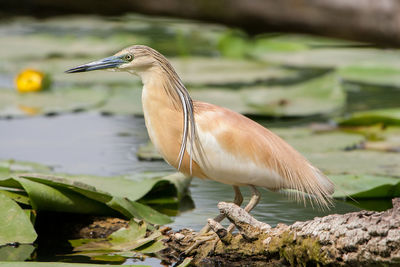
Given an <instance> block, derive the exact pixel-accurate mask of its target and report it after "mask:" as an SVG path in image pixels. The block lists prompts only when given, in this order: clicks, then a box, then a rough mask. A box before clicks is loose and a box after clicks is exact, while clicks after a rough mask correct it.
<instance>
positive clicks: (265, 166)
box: [66, 45, 334, 232]
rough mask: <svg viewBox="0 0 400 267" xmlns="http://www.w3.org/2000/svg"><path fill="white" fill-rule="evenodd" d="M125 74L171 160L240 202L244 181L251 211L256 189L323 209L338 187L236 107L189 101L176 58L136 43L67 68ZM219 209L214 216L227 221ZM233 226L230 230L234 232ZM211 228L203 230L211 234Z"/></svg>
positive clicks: (148, 124)
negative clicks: (138, 85) (227, 189)
mask: <svg viewBox="0 0 400 267" xmlns="http://www.w3.org/2000/svg"><path fill="white" fill-rule="evenodd" d="M103 69H107V70H113V71H125V72H128V73H131V74H135V75H137V76H139V77H140V78H141V80H142V83H143V89H142V99H141V100H142V106H143V114H144V119H145V125H146V128H147V132H148V135H149V138H150V140H151V142H152V143H153V144H154V146H155V148H156V149H157V151H158V152H159V153H160V154H161V155H162V157H163V158H164V159H165V161H166V162H167V163H169V164H170V165H171V166H173V167H174V168H176V169H177V170H178V171H180V172H182V173H184V174H185V175H190V176H194V177H198V178H202V179H210V180H214V181H217V182H220V183H224V184H229V185H231V186H232V187H233V190H234V193H235V197H234V201H233V202H234V203H235V204H237V205H238V206H240V205H241V204H242V202H243V196H242V194H241V191H240V187H241V186H249V187H250V189H251V194H252V196H251V198H250V201H249V202H248V204H247V205H246V207H245V208H244V209H245V210H246V211H247V212H250V211H251V210H252V209H253V208H254V207H255V206H256V205H257V204H258V202H259V200H260V197H261V196H260V193H259V191H258V189H257V187H261V188H266V189H269V190H271V191H280V190H285V189H289V190H290V192H293V194H294V195H295V197H296V199H297V200H298V201H300V202H301V201H302V202H304V204H305V203H306V196H309V197H310V199H311V203H316V204H317V206H319V207H322V208H326V207H330V206H331V205H332V196H331V195H332V194H333V192H334V184H333V183H332V182H331V181H330V180H329V178H328V177H326V176H325V175H324V174H323V173H322V172H321V171H320V170H319V169H318V168H316V167H314V166H313V165H312V164H311V163H310V162H309V161H308V160H307V159H306V158H305V157H304V156H302V155H301V154H300V153H299V152H298V151H296V150H295V149H294V148H293V147H292V146H290V145H289V144H288V143H287V142H286V141H284V140H283V139H282V138H280V137H279V136H278V135H276V134H274V133H273V132H271V131H270V130H268V129H267V128H265V127H263V126H262V125H260V124H258V123H257V122H255V121H253V120H251V119H249V118H248V117H246V116H244V115H242V114H239V113H237V112H234V111H232V110H229V109H226V108H223V107H220V106H217V105H213V104H210V103H205V102H201V101H195V100H192V98H191V97H190V95H189V92H188V90H187V89H186V87H185V85H184V84H183V82H182V80H181V78H180V77H179V75H178V74H177V72H176V71H175V69H174V68H173V66H172V65H171V63H170V62H169V61H168V60H167V59H166V57H164V56H163V55H162V54H161V53H159V52H158V51H156V50H154V49H152V48H150V47H148V46H145V45H133V46H130V47H127V48H124V49H122V50H121V51H119V52H117V53H116V54H114V55H113V56H110V57H107V58H103V59H100V60H97V61H93V62H90V63H87V64H83V65H80V66H77V67H74V68H71V69H69V70H67V71H66V73H78V72H87V71H94V70H103ZM224 217H225V216H224V215H223V214H220V215H218V216H217V217H215V218H214V220H216V221H218V222H220V221H221V220H223V219H224ZM232 228H233V227H232V225H231V226H230V227H229V230H230V231H231V230H232ZM208 230H209V227H208V226H207V225H206V226H205V228H203V232H207V231H208Z"/></svg>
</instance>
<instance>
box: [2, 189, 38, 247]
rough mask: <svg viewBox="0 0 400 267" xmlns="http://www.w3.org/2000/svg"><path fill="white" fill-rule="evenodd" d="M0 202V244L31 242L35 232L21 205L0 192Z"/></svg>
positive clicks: (34, 237) (33, 239)
mask: <svg viewBox="0 0 400 267" xmlns="http://www.w3.org/2000/svg"><path fill="white" fill-rule="evenodd" d="M0 203H1V209H0V245H5V244H8V243H23V244H24V243H25V244H27V243H33V241H35V240H36V237H37V234H36V232H35V230H34V229H33V225H32V223H31V221H30V218H28V216H26V214H25V212H24V211H23V210H22V209H21V207H20V206H18V204H17V203H15V202H14V201H13V200H11V199H10V198H9V197H7V196H6V195H4V194H3V193H0Z"/></svg>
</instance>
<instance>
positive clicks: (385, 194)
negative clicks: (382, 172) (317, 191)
mask: <svg viewBox="0 0 400 267" xmlns="http://www.w3.org/2000/svg"><path fill="white" fill-rule="evenodd" d="M329 177H330V178H331V179H332V181H333V182H334V184H335V187H336V188H335V193H334V195H333V196H334V197H335V198H355V199H363V198H394V197H398V196H400V179H399V178H393V177H385V176H372V175H332V176H329Z"/></svg>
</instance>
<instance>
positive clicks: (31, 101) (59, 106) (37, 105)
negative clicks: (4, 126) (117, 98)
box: [0, 88, 108, 117]
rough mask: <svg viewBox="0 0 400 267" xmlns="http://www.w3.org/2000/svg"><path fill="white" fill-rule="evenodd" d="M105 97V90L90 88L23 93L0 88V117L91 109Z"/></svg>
mask: <svg viewBox="0 0 400 267" xmlns="http://www.w3.org/2000/svg"><path fill="white" fill-rule="evenodd" d="M107 97H108V93H107V91H106V90H104V89H97V90H95V89H90V88H89V89H87V88H86V89H85V88H68V89H67V88H64V89H59V90H53V91H43V92H40V93H36V94H24V95H19V94H17V93H16V92H13V91H10V90H0V117H8V116H32V115H40V114H46V113H64V112H72V111H74V110H79V109H93V108H95V107H97V106H99V105H100V104H102V103H103V102H104V100H105V99H107Z"/></svg>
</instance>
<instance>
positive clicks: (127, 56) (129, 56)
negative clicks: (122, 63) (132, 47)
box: [124, 54, 133, 61]
mask: <svg viewBox="0 0 400 267" xmlns="http://www.w3.org/2000/svg"><path fill="white" fill-rule="evenodd" d="M124 59H125V60H126V61H132V59H133V56H132V55H131V54H127V55H126V56H125V57H124Z"/></svg>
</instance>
